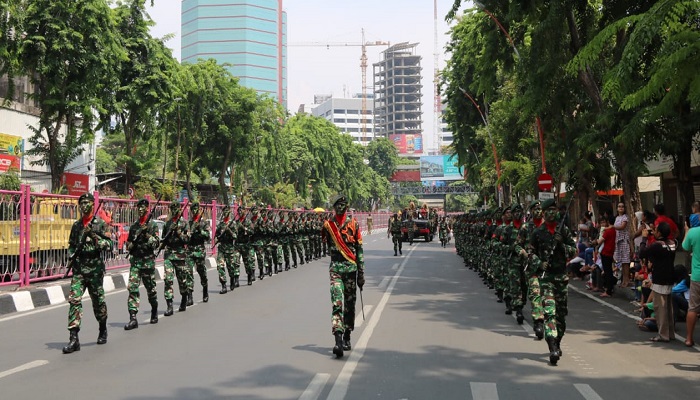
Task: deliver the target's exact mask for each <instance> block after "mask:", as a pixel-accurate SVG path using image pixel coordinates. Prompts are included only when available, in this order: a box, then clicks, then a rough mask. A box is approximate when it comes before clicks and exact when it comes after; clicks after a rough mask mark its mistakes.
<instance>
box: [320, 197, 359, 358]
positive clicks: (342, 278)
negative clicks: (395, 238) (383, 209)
mask: <svg viewBox="0 0 700 400" xmlns="http://www.w3.org/2000/svg"><path fill="white" fill-rule="evenodd" d="M332 204H333V208H334V209H335V216H334V218H333V219H331V220H329V221H326V222H325V223H324V225H323V231H322V232H323V240H325V241H326V242H327V243H328V249H329V251H330V254H331V264H330V267H329V271H330V281H331V304H332V305H333V314H332V318H331V326H332V329H331V331H332V332H333V335H334V336H335V346H334V347H333V354H335V355H336V356H337V357H338V358H340V357H342V356H343V350H350V349H351V347H352V346H351V344H350V332H352V331H353V329H355V301H356V299H357V287H359V288H360V290H362V287H363V286H364V285H365V266H364V255H363V251H362V233H361V232H360V224H358V222H357V220H356V219H355V218H352V217H349V216H347V215H346V211H347V208H348V203H347V200H346V198H345V197H344V196H342V195H339V196H337V197H336V198H335V199H334V200H333V202H332Z"/></svg>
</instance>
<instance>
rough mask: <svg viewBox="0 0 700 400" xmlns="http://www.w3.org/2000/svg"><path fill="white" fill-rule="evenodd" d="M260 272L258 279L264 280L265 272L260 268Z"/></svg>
mask: <svg viewBox="0 0 700 400" xmlns="http://www.w3.org/2000/svg"><path fill="white" fill-rule="evenodd" d="M258 272H260V276H258V279H260V280H263V279H264V278H265V273H264V272H263V269H262V268H260V269H259V270H258Z"/></svg>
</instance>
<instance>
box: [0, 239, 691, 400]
mask: <svg viewBox="0 0 700 400" xmlns="http://www.w3.org/2000/svg"><path fill="white" fill-rule="evenodd" d="M390 247H391V243H390V241H389V240H388V239H386V237H385V236H384V235H381V234H375V235H370V236H366V237H365V260H366V265H367V267H366V277H367V284H366V286H365V290H364V292H363V297H364V310H365V317H366V320H363V319H362V316H361V314H360V313H358V317H357V321H358V323H357V324H356V325H357V329H356V331H355V332H354V334H353V350H351V351H350V352H346V355H345V357H344V358H342V359H340V360H338V359H335V358H334V356H333V354H332V353H331V348H332V345H333V336H332V335H331V324H330V310H331V306H330V295H329V289H328V273H327V266H328V262H329V261H328V258H324V259H321V260H318V261H314V262H312V263H311V264H307V265H304V266H300V268H298V269H295V270H291V271H289V272H283V273H281V274H279V275H275V276H273V277H271V278H266V279H265V280H263V281H262V282H261V281H256V282H255V284H254V285H253V286H250V287H248V286H241V287H240V288H238V289H236V290H235V291H234V292H229V293H227V294H225V295H220V294H218V290H219V287H218V280H217V278H216V272H215V271H214V270H210V271H209V280H210V300H209V303H206V304H205V303H201V293H199V292H198V291H196V292H195V301H196V304H195V306H193V307H190V308H188V309H187V311H186V312H184V313H180V312H177V311H176V312H175V315H174V316H172V317H163V316H162V312H163V310H162V309H161V318H160V321H159V323H158V324H156V325H151V324H149V323H148V319H149V308H150V306H149V305H148V304H147V301H146V299H145V297H144V298H142V309H141V312H140V313H139V322H140V326H139V328H138V329H136V330H133V331H129V332H127V331H124V330H123V326H124V324H125V323H126V322H127V321H128V312H127V309H126V298H127V293H126V292H125V291H124V290H121V291H116V292H112V293H110V294H109V295H108V296H107V304H108V309H109V322H108V324H109V329H110V330H109V342H108V343H107V344H106V345H104V346H98V345H96V344H95V340H96V338H97V323H96V322H95V319H94V316H93V315H92V309H91V305H90V301H89V299H86V301H85V302H84V304H85V311H86V312H85V316H84V318H83V327H82V330H81V332H80V339H81V344H82V349H81V351H79V352H76V353H74V354H71V355H63V354H62V353H61V348H62V347H63V346H64V345H65V344H66V342H67V339H68V331H67V330H66V328H65V326H66V321H67V311H68V310H67V308H68V306H67V304H62V305H58V306H50V307H44V308H41V309H37V310H34V311H30V312H24V313H16V314H13V315H11V316H9V317H5V318H2V319H0V338H1V339H2V340H0V354H1V355H2V356H1V357H0V390H1V392H0V393H2V398H3V399H41V398H51V399H69V398H70V399H124V400H146V399H148V400H161V399H162V400H164V399H251V400H254V399H392V400H393V399H397V400H398V399H478V400H487V399H488V400H495V399H536V400H543V399H586V400H596V399H606V400H607V399H611V400H612V399H642V398H644V399H647V398H656V399H666V398H675V399H690V398H695V396H697V395H698V393H700V383H698V382H699V380H698V378H700V357H699V356H700V353H698V351H697V349H694V348H686V347H685V346H683V343H682V342H675V343H667V344H652V343H651V342H649V341H648V339H649V337H650V336H651V334H649V333H644V332H640V331H638V330H637V329H636V328H635V324H634V321H633V319H632V318H631V317H630V316H629V315H627V313H628V312H629V311H631V309H632V307H631V306H629V305H619V304H618V306H615V305H614V304H613V303H607V302H601V301H599V300H597V299H595V298H594V297H593V296H590V295H589V294H588V293H586V292H585V291H583V290H575V289H572V290H571V291H570V296H569V317H568V330H567V335H566V336H565V338H564V340H563V351H564V356H563V357H562V359H561V360H560V361H559V364H558V365H557V366H551V365H549V363H548V354H547V345H546V343H545V342H543V341H536V340H534V334H533V332H532V329H531V326H530V324H529V321H526V324H525V325H522V326H519V325H517V323H516V322H515V319H514V318H513V317H512V316H507V315H504V313H503V310H504V308H503V305H502V304H499V303H496V301H495V296H494V295H493V293H492V291H489V290H488V289H487V288H486V287H485V286H483V285H482V283H481V281H480V280H479V279H478V277H477V276H476V274H475V273H474V272H473V271H471V270H469V269H467V268H465V267H464V266H463V265H462V263H461V260H460V259H459V258H458V257H457V256H456V254H455V252H454V247H448V248H442V247H440V245H439V243H437V242H432V243H423V242H416V244H415V245H414V246H408V244H404V253H403V256H402V257H393V251H392V250H391V249H390ZM241 281H242V282H245V277H244V276H243V277H242V279H241ZM141 292H142V296H143V292H144V291H143V290H142V291H141ZM159 298H160V299H162V298H163V297H162V285H161V284H159ZM164 303H165V302H164V301H162V302H161V308H164ZM620 304H622V303H620ZM176 306H177V302H176ZM358 311H359V307H358ZM528 311H529V310H528ZM678 329H679V330H678V331H679V332H680V331H681V330H684V329H685V327H684V325H680V326H679V327H678Z"/></svg>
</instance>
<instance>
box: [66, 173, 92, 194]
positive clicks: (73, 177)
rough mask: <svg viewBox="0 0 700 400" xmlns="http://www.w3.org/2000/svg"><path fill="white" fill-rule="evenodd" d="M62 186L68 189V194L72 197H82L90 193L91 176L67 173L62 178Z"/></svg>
mask: <svg viewBox="0 0 700 400" xmlns="http://www.w3.org/2000/svg"><path fill="white" fill-rule="evenodd" d="M61 184H63V185H64V186H65V187H66V188H67V189H68V194H69V195H71V196H80V195H81V194H83V193H85V192H87V191H88V185H89V184H90V176H89V175H83V174H74V173H72V172H65V173H64V174H63V177H62V178H61Z"/></svg>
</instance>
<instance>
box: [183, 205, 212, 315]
mask: <svg viewBox="0 0 700 400" xmlns="http://www.w3.org/2000/svg"><path fill="white" fill-rule="evenodd" d="M190 210H191V211H192V219H191V220H190V222H189V227H188V229H189V234H190V237H189V240H188V241H187V266H188V269H189V270H190V280H189V281H188V282H187V287H188V289H189V292H190V296H189V298H188V303H187V304H188V305H192V303H193V299H192V292H194V272H193V270H196V271H197V275H199V282H200V283H201V285H202V301H203V302H205V303H206V302H207V301H209V280H208V279H207V266H206V264H205V262H204V259H205V257H206V252H207V250H206V248H205V244H206V243H207V242H208V241H210V240H211V230H210V228H209V224H208V223H206V222H204V221H202V220H201V218H202V214H200V213H199V212H198V211H199V203H197V202H193V203H192V204H191V205H190Z"/></svg>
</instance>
